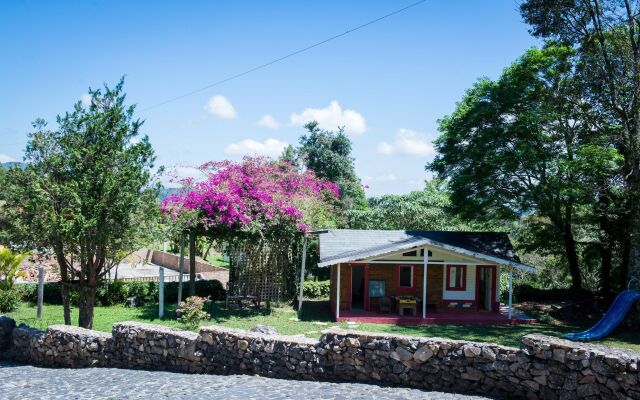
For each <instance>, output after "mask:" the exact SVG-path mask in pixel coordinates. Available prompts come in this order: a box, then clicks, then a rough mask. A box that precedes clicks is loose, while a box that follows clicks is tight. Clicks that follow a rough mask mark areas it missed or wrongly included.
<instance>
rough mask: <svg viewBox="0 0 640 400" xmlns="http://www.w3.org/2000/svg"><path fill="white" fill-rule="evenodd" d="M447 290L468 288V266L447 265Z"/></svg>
mask: <svg viewBox="0 0 640 400" xmlns="http://www.w3.org/2000/svg"><path fill="white" fill-rule="evenodd" d="M447 290H467V267H465V266H464V265H447Z"/></svg>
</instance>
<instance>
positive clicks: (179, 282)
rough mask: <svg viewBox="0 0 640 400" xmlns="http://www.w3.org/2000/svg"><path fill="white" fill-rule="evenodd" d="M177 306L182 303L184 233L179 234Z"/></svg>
mask: <svg viewBox="0 0 640 400" xmlns="http://www.w3.org/2000/svg"><path fill="white" fill-rule="evenodd" d="M178 272H179V273H180V276H179V277H178V304H180V302H181V301H182V275H183V274H184V233H181V234H180V263H179V267H178Z"/></svg>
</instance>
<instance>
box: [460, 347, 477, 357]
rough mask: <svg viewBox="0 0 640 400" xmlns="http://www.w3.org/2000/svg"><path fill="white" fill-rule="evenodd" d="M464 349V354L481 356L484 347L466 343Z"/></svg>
mask: <svg viewBox="0 0 640 400" xmlns="http://www.w3.org/2000/svg"><path fill="white" fill-rule="evenodd" d="M462 350H463V351H464V355H465V356H466V357H471V358H475V357H479V356H480V354H482V349H481V348H480V347H476V346H473V345H465V346H464V347H463V348H462Z"/></svg>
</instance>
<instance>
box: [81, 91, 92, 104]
mask: <svg viewBox="0 0 640 400" xmlns="http://www.w3.org/2000/svg"><path fill="white" fill-rule="evenodd" d="M80 101H81V102H82V105H83V106H85V107H89V106H90V105H91V95H90V94H89V93H82V96H80Z"/></svg>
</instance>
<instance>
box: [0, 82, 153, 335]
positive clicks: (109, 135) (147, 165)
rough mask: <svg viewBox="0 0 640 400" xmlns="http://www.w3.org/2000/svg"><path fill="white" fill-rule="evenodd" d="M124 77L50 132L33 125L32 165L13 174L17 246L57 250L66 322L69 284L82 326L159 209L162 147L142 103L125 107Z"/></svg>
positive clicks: (10, 194)
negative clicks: (154, 141) (139, 114)
mask: <svg viewBox="0 0 640 400" xmlns="http://www.w3.org/2000/svg"><path fill="white" fill-rule="evenodd" d="M123 83H124V82H123V80H121V81H120V82H119V83H118V84H117V85H116V86H115V87H113V88H109V87H107V86H105V87H104V88H103V89H97V90H90V91H89V93H90V95H91V104H90V105H89V106H87V107H85V106H83V105H82V103H80V102H78V103H77V104H75V106H74V108H73V110H72V111H70V112H67V113H65V114H64V115H62V116H59V117H58V118H57V128H56V129H54V130H50V129H48V128H47V124H46V123H45V122H44V121H43V120H41V119H39V120H36V122H35V123H34V124H33V126H34V131H33V132H32V133H30V134H29V141H28V144H27V148H26V153H25V161H26V167H25V168H24V169H17V168H14V169H11V170H10V172H9V173H8V175H7V179H6V180H7V183H8V189H7V191H6V196H7V198H6V204H5V205H4V206H3V210H2V212H3V213H5V214H7V215H9V216H10V220H12V221H14V223H13V226H12V233H13V235H14V239H13V242H14V244H17V245H23V244H24V245H28V246H37V247H41V248H46V249H52V250H53V252H54V253H55V257H56V259H57V262H58V265H59V267H60V274H61V277H62V282H61V283H62V288H63V302H64V304H65V323H67V324H70V322H71V315H70V307H69V288H70V287H72V286H73V287H76V288H77V289H78V292H79V300H78V308H79V316H78V325H79V326H81V327H85V328H91V327H92V325H93V310H94V303H95V297H96V289H97V287H98V284H99V282H100V281H101V280H103V279H104V277H105V275H106V274H107V273H108V272H109V270H110V269H111V268H113V267H114V266H116V265H117V264H118V263H119V262H120V261H121V260H122V259H123V258H124V257H125V256H126V255H128V254H129V253H131V252H133V251H134V250H136V249H137V248H138V246H140V244H141V243H142V242H143V241H144V237H145V235H146V234H148V233H149V229H148V222H149V221H150V220H151V219H153V218H155V216H156V215H157V213H158V209H159V207H158V202H157V194H158V185H157V184H155V183H154V176H153V173H152V168H153V162H154V158H155V157H154V152H153V149H152V148H151V144H150V143H149V140H148V138H147V136H142V137H140V136H141V135H140V128H141V126H142V121H141V120H139V119H136V118H135V117H134V106H127V105H125V95H124V93H123Z"/></svg>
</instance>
